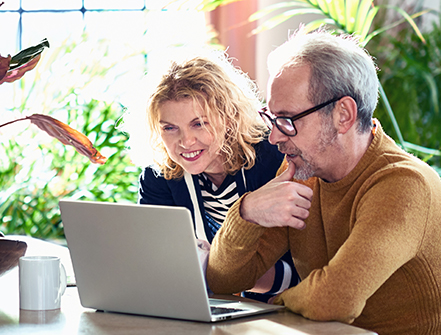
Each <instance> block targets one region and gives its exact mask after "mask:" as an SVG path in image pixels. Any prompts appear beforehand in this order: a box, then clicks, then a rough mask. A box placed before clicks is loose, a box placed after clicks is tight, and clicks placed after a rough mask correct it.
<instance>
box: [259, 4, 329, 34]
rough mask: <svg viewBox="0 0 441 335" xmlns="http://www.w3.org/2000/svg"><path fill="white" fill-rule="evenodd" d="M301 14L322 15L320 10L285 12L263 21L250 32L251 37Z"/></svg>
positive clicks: (300, 9) (298, 9)
mask: <svg viewBox="0 0 441 335" xmlns="http://www.w3.org/2000/svg"><path fill="white" fill-rule="evenodd" d="M303 14H319V15H320V14H323V13H322V11H321V10H319V9H314V8H296V9H293V10H289V11H286V12H284V13H282V14H279V15H276V16H274V17H272V18H270V19H269V20H267V21H265V22H264V23H262V24H261V25H259V26H258V27H257V28H256V29H253V31H252V32H251V33H252V34H253V35H254V34H258V33H260V32H262V31H265V30H269V29H272V28H274V27H275V26H277V25H279V24H281V23H282V22H285V21H286V20H288V19H290V18H291V17H293V16H297V15H303Z"/></svg>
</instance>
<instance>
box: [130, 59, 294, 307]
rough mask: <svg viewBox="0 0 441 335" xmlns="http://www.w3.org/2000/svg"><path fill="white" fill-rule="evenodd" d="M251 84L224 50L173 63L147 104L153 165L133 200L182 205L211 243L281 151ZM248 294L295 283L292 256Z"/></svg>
mask: <svg viewBox="0 0 441 335" xmlns="http://www.w3.org/2000/svg"><path fill="white" fill-rule="evenodd" d="M259 108H260V100H259V98H258V95H257V89H256V86H255V84H254V83H253V82H252V81H251V80H250V79H249V78H248V76H246V75H245V74H244V73H243V72H241V71H240V70H238V69H237V68H235V67H234V66H233V65H232V64H231V63H230V61H229V60H228V59H227V57H226V55H225V54H224V53H217V54H216V56H215V57H213V56H211V57H193V58H191V59H189V60H184V61H182V62H180V63H176V62H174V63H172V65H171V66H170V67H169V68H168V70H167V71H166V73H164V74H163V76H162V78H161V79H160V81H159V83H158V84H157V85H156V86H155V88H154V92H153V93H152V94H151V95H150V98H149V100H148V106H147V124H148V128H149V134H150V144H151V145H152V147H153V149H154V155H153V158H154V161H155V163H156V167H155V168H153V167H152V166H149V167H147V168H146V169H145V170H144V171H143V173H142V174H141V177H140V189H139V203H141V204H157V205H172V206H183V207H187V208H188V209H189V210H190V211H191V212H192V215H193V220H194V222H195V234H196V237H197V238H198V239H201V240H205V241H208V242H209V243H211V241H212V239H213V237H214V235H215V234H216V232H217V230H218V229H219V228H220V226H221V224H222V222H223V220H224V218H225V215H226V213H227V211H228V209H229V208H230V207H231V205H232V204H233V203H234V202H235V201H236V200H237V199H238V198H239V197H240V196H241V195H243V194H244V193H245V192H249V191H254V190H256V189H257V188H259V187H261V186H262V185H264V184H266V183H267V182H268V181H269V180H271V179H272V178H273V177H274V176H275V174H276V171H277V169H278V168H279V166H280V164H281V162H282V160H283V155H282V154H281V153H280V152H279V151H278V150H277V148H276V147H274V146H272V145H270V144H269V143H268V142H267V140H266V139H265V135H266V133H265V132H266V127H265V126H264V125H263V124H262V122H261V120H260V118H259V116H258V113H257V110H258V109H259ZM284 257H285V258H286V259H283V260H279V262H278V263H277V264H276V265H275V267H273V269H271V270H270V271H268V273H267V274H265V275H264V276H263V277H262V278H261V279H260V280H259V282H258V283H257V285H256V287H255V288H254V289H253V291H254V292H258V293H267V292H268V293H269V294H266V295H255V294H253V293H247V294H246V296H248V297H253V298H254V299H259V300H263V301H265V300H267V299H268V298H269V297H270V296H272V295H273V294H275V293H277V292H280V291H281V290H284V289H286V288H287V287H289V286H292V285H295V284H297V282H298V276H297V272H296V271H295V268H294V265H293V263H292V259H291V257H290V255H289V254H288V255H285V256H284Z"/></svg>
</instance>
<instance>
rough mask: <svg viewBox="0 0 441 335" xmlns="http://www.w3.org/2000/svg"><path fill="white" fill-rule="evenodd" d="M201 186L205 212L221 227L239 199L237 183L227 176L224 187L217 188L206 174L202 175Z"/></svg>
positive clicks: (200, 178)
mask: <svg viewBox="0 0 441 335" xmlns="http://www.w3.org/2000/svg"><path fill="white" fill-rule="evenodd" d="M199 185H200V186H201V195H202V199H203V201H204V208H205V212H206V213H207V214H208V215H209V216H210V217H211V218H212V219H213V220H214V221H215V222H216V223H217V224H218V225H219V227H220V226H221V225H222V223H223V222H224V220H225V217H226V215H227V212H228V210H229V209H230V207H231V206H232V205H233V204H234V203H235V202H236V200H238V199H239V193H238V191H237V185H236V181H235V179H234V177H233V176H231V175H227V176H226V177H225V180H224V181H223V182H222V185H221V186H220V187H219V188H217V187H216V185H215V184H213V183H212V182H211V181H210V180H209V179H208V178H207V176H206V175H205V174H203V173H201V174H200V175H199Z"/></svg>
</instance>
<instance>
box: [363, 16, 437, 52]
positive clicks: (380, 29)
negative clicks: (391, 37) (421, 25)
mask: <svg viewBox="0 0 441 335" xmlns="http://www.w3.org/2000/svg"><path fill="white" fill-rule="evenodd" d="M428 12H431V10H430V9H427V10H423V11H421V12H418V13H415V14H413V15H411V16H410V17H411V18H412V19H415V18H417V17H419V16H421V15H423V14H426V13H428ZM403 22H406V19H404V18H403V19H401V20H398V21H395V22H393V23H391V24H389V25H387V26H384V27H381V28H379V29H377V30H374V31H373V32H372V33H370V34H369V35H368V36H366V38H365V40H364V41H363V43H361V46H363V47H364V46H366V45H367V44H368V42H369V41H370V40H371V39H372V38H373V37H375V36H377V35H378V34H381V33H382V32H384V31H386V30H389V29H391V28H393V27H396V26H398V25H400V24H402V23H403ZM422 41H423V42H425V40H424V39H423V40H422Z"/></svg>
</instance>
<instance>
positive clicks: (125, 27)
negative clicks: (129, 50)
mask: <svg viewBox="0 0 441 335" xmlns="http://www.w3.org/2000/svg"><path fill="white" fill-rule="evenodd" d="M84 19H85V25H86V30H87V33H88V34H90V36H91V37H95V38H99V37H101V38H108V39H111V40H113V41H118V43H132V41H133V43H134V44H136V43H139V42H140V39H141V38H142V35H143V34H144V31H145V21H146V20H145V13H144V12H141V11H139V12H106V11H104V12H95V11H92V12H86V13H85V15H84Z"/></svg>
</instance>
